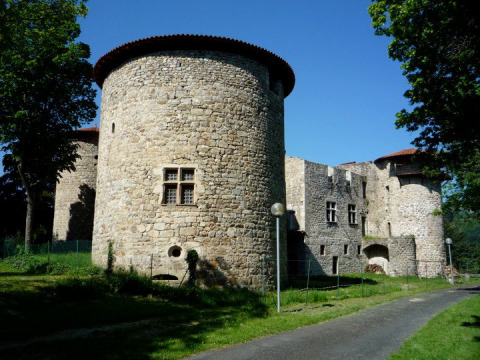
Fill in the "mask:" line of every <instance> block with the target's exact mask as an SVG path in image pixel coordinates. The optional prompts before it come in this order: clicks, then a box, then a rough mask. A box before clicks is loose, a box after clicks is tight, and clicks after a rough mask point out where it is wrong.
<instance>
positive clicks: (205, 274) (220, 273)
mask: <svg viewBox="0 0 480 360" xmlns="http://www.w3.org/2000/svg"><path fill="white" fill-rule="evenodd" d="M229 268H230V266H229V265H228V264H227V262H226V261H225V259H223V258H222V257H218V258H216V259H215V260H213V261H212V260H205V259H200V260H199V262H198V270H197V271H198V281H199V283H201V284H202V285H204V286H206V287H215V286H227V285H236V284H235V283H236V279H235V278H232V277H231V276H230V277H227V276H226V275H225V273H226V272H227V273H228V270H229Z"/></svg>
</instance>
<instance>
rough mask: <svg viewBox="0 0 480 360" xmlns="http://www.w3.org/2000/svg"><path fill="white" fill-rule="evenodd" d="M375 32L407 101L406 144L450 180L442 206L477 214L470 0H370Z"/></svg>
mask: <svg viewBox="0 0 480 360" xmlns="http://www.w3.org/2000/svg"><path fill="white" fill-rule="evenodd" d="M369 13H370V15H371V17H372V21H373V27H374V29H375V34H376V35H380V36H388V37H392V38H393V39H392V42H391V43H390V45H389V48H388V53H389V56H390V58H392V59H394V60H398V61H400V62H402V65H401V68H402V69H403V74H404V75H405V76H406V78H407V80H408V83H409V84H410V87H411V88H410V89H408V90H407V91H406V92H405V94H404V95H405V97H406V98H408V99H409V102H410V105H412V108H411V109H409V110H406V109H403V110H401V111H400V112H399V113H397V115H396V116H397V120H396V126H397V127H398V128H406V129H407V130H408V131H414V132H417V133H418V135H417V137H416V138H415V140H414V141H413V144H414V145H415V146H417V147H418V148H421V149H423V150H426V151H427V152H429V153H431V154H432V156H433V157H432V158H431V159H433V160H434V162H433V163H430V164H429V166H428V167H427V171H428V172H429V174H430V175H436V176H438V175H439V171H444V172H445V171H446V172H447V173H448V174H449V175H450V177H451V178H452V179H454V181H453V182H452V184H451V188H450V189H449V191H447V194H446V195H447V197H448V199H449V201H447V205H449V206H450V207H451V208H455V209H458V208H463V209H466V210H469V211H476V212H477V214H478V213H480V73H479V71H480V69H479V67H480V36H478V34H480V16H479V14H480V13H479V11H478V10H477V3H476V2H475V1H456V0H373V3H372V4H371V5H370V7H369Z"/></svg>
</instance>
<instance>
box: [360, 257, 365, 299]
mask: <svg viewBox="0 0 480 360" xmlns="http://www.w3.org/2000/svg"><path fill="white" fill-rule="evenodd" d="M360 273H361V274H362V298H363V297H364V292H363V266H362V264H360Z"/></svg>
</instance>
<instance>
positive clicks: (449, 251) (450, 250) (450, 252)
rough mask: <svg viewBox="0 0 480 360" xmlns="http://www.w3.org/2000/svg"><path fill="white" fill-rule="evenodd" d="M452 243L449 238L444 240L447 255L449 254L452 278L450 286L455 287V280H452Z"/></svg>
mask: <svg viewBox="0 0 480 360" xmlns="http://www.w3.org/2000/svg"><path fill="white" fill-rule="evenodd" d="M452 242H453V241H452V239H450V238H446V239H445V243H446V244H447V245H448V253H449V254H450V276H451V277H452V285H455V280H454V279H453V264H452V249H451V248H450V245H452Z"/></svg>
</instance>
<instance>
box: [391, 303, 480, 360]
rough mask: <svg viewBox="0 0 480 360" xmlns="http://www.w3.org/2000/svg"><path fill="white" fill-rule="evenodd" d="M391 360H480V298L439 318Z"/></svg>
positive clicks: (430, 322)
mask: <svg viewBox="0 0 480 360" xmlns="http://www.w3.org/2000/svg"><path fill="white" fill-rule="evenodd" d="M389 359H390V360H400V359H405V360H406V359H408V360H412V359H438V360H442V359H445V360H447V359H462V360H469V359H471V360H478V359H480V296H474V297H472V298H470V299H467V300H464V301H462V302H460V303H458V304H456V305H454V306H452V307H450V308H449V309H447V310H445V311H443V312H441V313H440V314H439V315H437V316H435V317H434V318H433V319H432V320H430V321H429V322H428V323H427V324H426V325H425V326H424V327H423V328H421V329H420V330H419V331H418V332H417V333H415V335H414V336H413V337H412V338H410V339H409V340H407V341H406V342H405V343H404V344H403V345H402V348H401V349H400V351H399V352H397V353H396V354H394V355H393V356H391V357H390V358H389Z"/></svg>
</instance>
